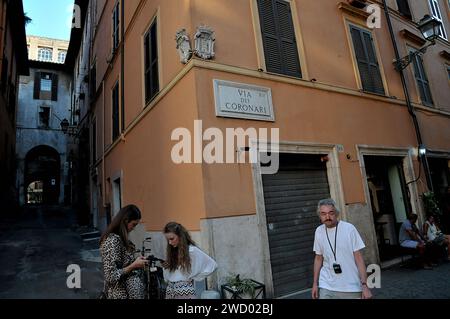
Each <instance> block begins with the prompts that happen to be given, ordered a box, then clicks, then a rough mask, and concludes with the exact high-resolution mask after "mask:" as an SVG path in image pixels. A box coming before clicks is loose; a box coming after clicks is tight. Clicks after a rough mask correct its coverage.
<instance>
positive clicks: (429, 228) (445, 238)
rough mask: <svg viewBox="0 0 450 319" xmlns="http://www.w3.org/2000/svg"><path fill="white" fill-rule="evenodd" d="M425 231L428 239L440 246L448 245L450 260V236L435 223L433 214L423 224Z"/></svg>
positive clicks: (449, 257) (448, 257)
mask: <svg viewBox="0 0 450 319" xmlns="http://www.w3.org/2000/svg"><path fill="white" fill-rule="evenodd" d="M423 233H424V235H425V239H426V240H427V241H429V242H433V243H435V244H436V245H439V246H447V254H448V255H447V259H448V260H450V236H449V235H445V234H444V233H442V232H441V230H440V229H439V227H438V226H437V225H436V224H435V223H434V216H433V215H429V216H428V217H427V221H426V222H425V224H423Z"/></svg>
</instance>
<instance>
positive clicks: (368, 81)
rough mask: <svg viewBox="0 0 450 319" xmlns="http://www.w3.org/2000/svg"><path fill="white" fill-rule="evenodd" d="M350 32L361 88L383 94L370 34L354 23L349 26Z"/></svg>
mask: <svg viewBox="0 0 450 319" xmlns="http://www.w3.org/2000/svg"><path fill="white" fill-rule="evenodd" d="M350 33H351V36H352V40H353V49H354V51H355V57H356V61H357V64H358V70H359V75H360V78H361V84H362V89H363V90H364V91H365V92H370V93H376V94H383V95H384V94H385V91H384V85H383V80H382V78H381V72H380V67H379V64H378V58H377V55H376V51H375V45H374V42H373V38H372V34H371V33H370V32H368V31H366V30H363V29H360V28H357V27H355V26H354V25H351V26H350Z"/></svg>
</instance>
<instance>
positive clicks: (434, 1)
mask: <svg viewBox="0 0 450 319" xmlns="http://www.w3.org/2000/svg"><path fill="white" fill-rule="evenodd" d="M428 4H429V5H430V10H431V15H432V16H433V18H435V19H436V20H438V21H440V22H441V26H440V28H439V36H440V37H441V38H443V39H445V40H447V33H446V32H445V27H444V21H443V20H442V15H441V9H440V8H439V1H438V0H428Z"/></svg>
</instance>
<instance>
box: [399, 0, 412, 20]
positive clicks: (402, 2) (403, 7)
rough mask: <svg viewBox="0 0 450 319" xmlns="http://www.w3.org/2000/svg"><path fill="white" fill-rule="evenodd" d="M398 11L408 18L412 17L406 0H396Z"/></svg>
mask: <svg viewBox="0 0 450 319" xmlns="http://www.w3.org/2000/svg"><path fill="white" fill-rule="evenodd" d="M397 7H398V12H400V14H401V15H402V16H404V17H406V18H408V19H410V20H411V19H412V15H411V9H410V8H409V3H408V0H397Z"/></svg>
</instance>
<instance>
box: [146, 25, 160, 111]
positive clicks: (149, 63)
mask: <svg viewBox="0 0 450 319" xmlns="http://www.w3.org/2000/svg"><path fill="white" fill-rule="evenodd" d="M144 50H145V52H144V60H145V65H144V67H145V69H144V72H145V103H148V102H150V101H151V100H152V99H153V97H154V96H155V95H156V94H157V93H158V91H159V80H158V46H157V26H156V19H155V21H154V22H153V23H152V25H151V26H150V28H149V30H148V31H147V33H146V34H145V36H144Z"/></svg>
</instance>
